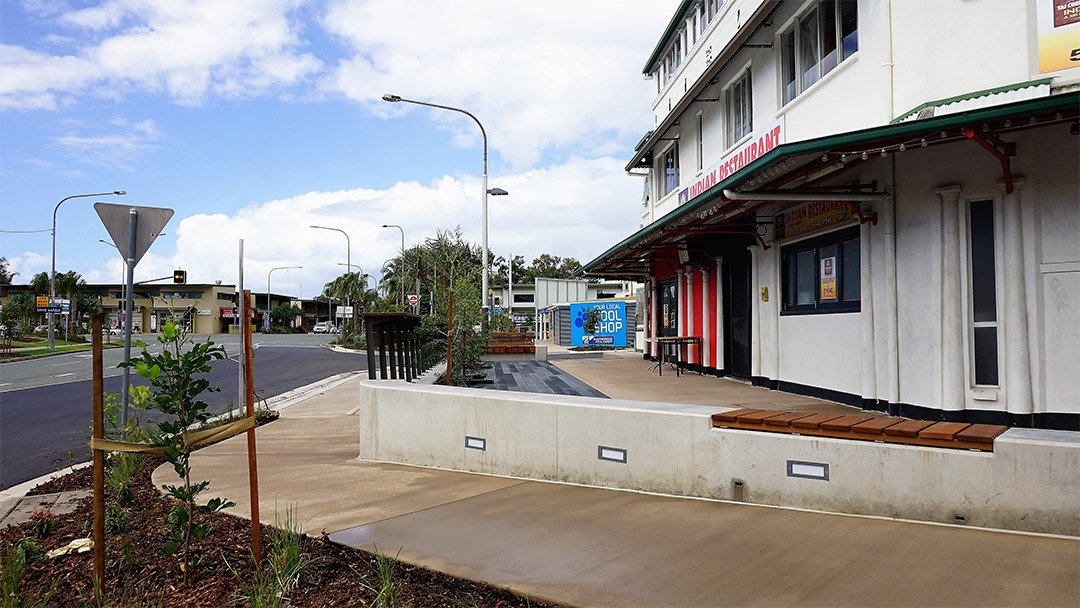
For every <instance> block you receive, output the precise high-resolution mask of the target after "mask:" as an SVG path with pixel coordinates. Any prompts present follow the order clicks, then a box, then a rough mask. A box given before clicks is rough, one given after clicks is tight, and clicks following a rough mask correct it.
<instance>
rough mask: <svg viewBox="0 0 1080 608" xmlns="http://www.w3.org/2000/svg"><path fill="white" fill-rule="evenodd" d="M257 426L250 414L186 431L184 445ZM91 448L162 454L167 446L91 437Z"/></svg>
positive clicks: (205, 442)
mask: <svg viewBox="0 0 1080 608" xmlns="http://www.w3.org/2000/svg"><path fill="white" fill-rule="evenodd" d="M253 428H255V416H249V417H247V418H243V419H241V420H237V421H236V422H230V423H229V424H226V425H224V426H218V427H214V428H212V429H206V430H204V431H198V432H195V433H184V445H188V446H191V447H195V448H198V447H202V446H204V445H209V444H211V443H216V442H218V441H224V440H225V439H228V438H229V437H233V436H234V435H239V434H240V433H243V432H244V431H247V430H249V429H253ZM90 449H93V450H103V451H106V452H132V453H135V454H155V455H157V456H161V455H163V454H164V453H165V446H163V445H152V444H149V443H133V442H130V441H115V440H113V439H99V438H97V437H94V438H92V439H90Z"/></svg>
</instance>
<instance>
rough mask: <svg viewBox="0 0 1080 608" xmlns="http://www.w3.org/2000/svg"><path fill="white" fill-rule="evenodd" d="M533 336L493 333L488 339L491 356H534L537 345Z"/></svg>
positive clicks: (505, 332)
mask: <svg viewBox="0 0 1080 608" xmlns="http://www.w3.org/2000/svg"><path fill="white" fill-rule="evenodd" d="M534 340H535V338H534V336H533V334H530V333H524V332H519V331H493V332H491V336H490V337H489V338H488V354H489V355H533V354H536V343H535V342H534Z"/></svg>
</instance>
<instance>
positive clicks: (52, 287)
mask: <svg viewBox="0 0 1080 608" xmlns="http://www.w3.org/2000/svg"><path fill="white" fill-rule="evenodd" d="M125 194H127V192H125V191H123V190H113V191H112V192H96V193H94V194H73V195H71V196H68V197H66V198H62V199H60V202H59V203H56V206H55V207H53V212H52V272H51V273H49V307H50V308H52V301H53V299H55V298H56V212H57V211H59V210H60V205H63V204H64V201H66V200H70V199H73V198H86V197H90V196H114V195H115V196H123V195H125ZM54 332H55V330H54V329H53V313H51V312H50V313H49V350H56V336H55V335H54Z"/></svg>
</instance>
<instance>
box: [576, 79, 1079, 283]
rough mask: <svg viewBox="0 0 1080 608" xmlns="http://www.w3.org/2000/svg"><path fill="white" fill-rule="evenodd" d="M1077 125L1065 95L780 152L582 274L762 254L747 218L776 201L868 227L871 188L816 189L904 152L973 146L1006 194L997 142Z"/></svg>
mask: <svg viewBox="0 0 1080 608" xmlns="http://www.w3.org/2000/svg"><path fill="white" fill-rule="evenodd" d="M1078 118H1080V92H1071V93H1064V94H1059V95H1052V96H1049V97H1041V98H1037V99H1029V100H1025V101H1020V102H1016V103H1010V104H1004V105H999V106H994V107H990V108H980V109H975V110H971V111H967V112H960V113H955V114H949V115H946V116H939V117H932V118H924V119H920V120H908V121H905V122H900V123H896V124H889V125H885V126H881V127H874V128H871V129H863V130H860V131H851V132H848V133H841V134H837V135H830V136H827V137H820V138H817V139H810V140H805V141H800V142H795V143H790V144H781V145H779V146H776V147H775V148H773V149H772V150H770V151H769V152H767V153H766V154H764V155H762V156H760V157H759V158H757V159H756V160H753V161H752V162H750V163H748V164H747V165H746V166H744V167H742V168H741V169H739V170H738V171H736V172H734V173H732V174H730V175H727V176H725V177H723V178H722V179H720V178H718V179H717V180H716V182H715V185H713V186H711V187H709V188H708V189H707V190H705V191H703V192H701V193H700V194H698V195H697V196H695V197H694V198H692V199H690V200H689V201H688V202H687V203H685V204H683V205H681V206H680V207H678V208H677V209H675V210H673V211H671V212H670V213H668V214H667V215H665V216H664V217H662V218H660V219H659V220H657V221H655V222H653V223H652V224H649V225H648V226H645V227H644V228H642V229H641V230H638V231H637V232H635V233H634V234H632V235H630V236H629V237H627V238H626V239H623V240H622V241H621V242H619V243H618V244H616V245H615V246H613V247H611V248H610V249H608V250H607V251H605V252H604V253H603V254H601V255H599V256H597V257H596V258H595V259H593V260H592V261H590V262H589V263H587V264H585V266H583V267H582V269H581V271H580V274H582V275H587V276H593V277H608V278H613V279H622V280H641V279H642V278H644V277H648V276H655V274H656V273H655V269H654V264H656V263H660V264H664V265H666V266H672V265H673V264H676V263H677V259H678V253H679V249H680V248H681V247H685V241H687V240H688V239H690V238H693V237H694V236H697V235H705V234H721V235H722V234H742V235H748V236H750V237H752V238H754V239H756V240H757V241H758V242H759V243H760V244H761V245H762V246H765V247H766V248H767V247H768V246H767V244H766V243H765V242H764V240H763V239H762V238H761V235H762V231H761V225H760V224H759V223H758V222H757V221H756V218H754V217H753V216H750V215H749V214H750V213H752V212H753V211H754V210H755V209H757V208H758V207H761V206H764V205H770V204H773V203H775V202H778V201H784V200H839V201H840V202H845V203H848V204H849V205H850V206H851V208H852V211H853V213H854V214H855V215H856V216H858V217H859V218H860V221H862V222H873V221H875V218H873V217H863V216H862V214H861V211H860V210H859V208H858V205H857V202H858V201H860V200H874V199H875V198H881V197H883V196H886V194H885V193H883V192H874V191H873V187H874V184H855V185H851V186H836V187H823V186H821V185H820V184H821V182H822V181H824V180H826V179H834V178H836V177H837V176H839V175H841V174H843V173H844V172H846V171H849V170H851V169H853V168H855V167H858V166H861V165H863V164H864V163H868V162H872V161H873V160H875V159H880V158H882V157H887V156H888V155H889V154H893V153H897V152H903V151H906V150H908V149H915V148H925V147H930V146H940V145H946V144H955V143H958V142H962V141H967V140H971V145H979V146H981V147H983V148H984V149H985V150H986V153H987V154H990V155H992V156H993V157H994V158H995V159H996V160H997V161H999V163H1000V165H1001V171H1002V177H1003V179H1004V181H1005V184H1006V188H1007V189H1009V190H1011V187H1012V186H1011V183H1012V173H1011V169H1010V164H1009V159H1010V158H1011V157H1013V156H1015V155H1016V150H1015V146H1013V145H1012V144H1010V143H1006V142H1003V141H1002V140H1001V139H1000V136H1002V135H1007V134H1009V133H1013V132H1016V131H1024V130H1028V129H1034V128H1040V127H1045V126H1048V125H1053V124H1067V123H1070V122H1076V121H1077V119H1078ZM830 195H832V196H835V197H836V199H832V198H830Z"/></svg>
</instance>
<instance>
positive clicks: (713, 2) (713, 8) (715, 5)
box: [706, 0, 724, 21]
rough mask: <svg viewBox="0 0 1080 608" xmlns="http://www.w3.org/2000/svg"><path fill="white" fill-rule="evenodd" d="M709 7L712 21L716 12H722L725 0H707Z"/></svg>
mask: <svg viewBox="0 0 1080 608" xmlns="http://www.w3.org/2000/svg"><path fill="white" fill-rule="evenodd" d="M706 2H707V3H708V9H709V21H712V20H713V19H714V18H715V17H716V14H717V13H719V12H720V7H721V6H724V2H723V0H706Z"/></svg>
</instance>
